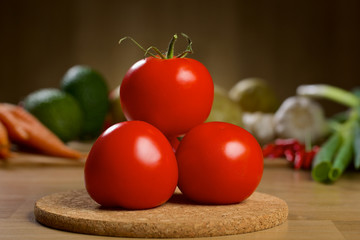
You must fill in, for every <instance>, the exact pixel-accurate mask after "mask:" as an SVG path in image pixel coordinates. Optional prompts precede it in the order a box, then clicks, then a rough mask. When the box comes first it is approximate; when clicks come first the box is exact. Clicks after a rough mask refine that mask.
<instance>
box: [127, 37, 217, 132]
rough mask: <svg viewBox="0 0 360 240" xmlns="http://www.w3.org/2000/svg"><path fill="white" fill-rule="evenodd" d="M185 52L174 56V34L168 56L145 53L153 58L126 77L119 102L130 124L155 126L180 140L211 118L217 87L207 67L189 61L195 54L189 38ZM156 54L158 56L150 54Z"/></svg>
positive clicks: (146, 60)
mask: <svg viewBox="0 0 360 240" xmlns="http://www.w3.org/2000/svg"><path fill="white" fill-rule="evenodd" d="M182 36H184V37H185V38H186V39H187V40H188V47H187V48H186V50H185V51H184V52H183V53H181V54H179V55H177V56H175V55H174V44H175V41H176V39H177V35H176V34H175V35H174V36H173V38H172V40H171V42H170V44H169V49H168V51H167V53H166V55H164V54H162V53H161V52H160V51H159V50H158V49H157V48H155V47H150V48H149V49H147V50H145V49H144V48H142V47H141V46H140V45H139V44H138V43H137V42H136V41H135V40H134V39H132V38H130V37H125V38H123V39H121V40H120V42H121V41H123V40H124V39H130V40H132V41H133V42H134V43H135V44H136V45H138V46H139V47H140V48H141V49H142V50H144V51H145V54H150V55H151V56H150V57H147V58H145V59H142V60H139V61H138V62H136V63H135V64H134V65H133V66H132V67H131V68H130V69H129V70H128V71H127V73H126V74H125V76H124V78H123V80H122V83H121V86H120V101H121V106H122V109H123V111H124V114H125V116H126V118H127V119H128V120H141V121H145V122H148V123H150V124H152V125H153V126H155V127H157V128H158V129H159V130H160V131H161V132H163V133H164V134H165V135H166V136H167V137H169V138H171V137H173V136H178V135H181V134H184V133H186V132H188V131H189V130H190V129H191V128H193V127H195V126H196V125H198V124H201V123H203V122H204V121H205V120H206V119H207V117H208V116H209V114H210V111H211V107H212V102H213V98H214V84H213V81H212V78H211V76H210V73H209V71H208V70H207V69H206V67H205V66H204V65H203V64H202V63H200V62H199V61H197V60H194V59H191V58H186V57H185V56H186V55H187V54H188V53H192V47H191V45H192V42H191V40H190V39H189V37H188V36H186V35H185V34H182ZM151 51H155V53H156V54H153V53H151Z"/></svg>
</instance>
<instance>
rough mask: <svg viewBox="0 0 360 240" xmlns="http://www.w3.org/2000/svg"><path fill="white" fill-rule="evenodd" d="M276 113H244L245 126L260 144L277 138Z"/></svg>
mask: <svg viewBox="0 0 360 240" xmlns="http://www.w3.org/2000/svg"><path fill="white" fill-rule="evenodd" d="M273 119H274V114H271V113H262V112H255V113H248V112H246V113H244V114H243V123H244V128H245V129H246V130H248V131H249V132H250V133H251V134H253V135H254V137H255V138H256V139H257V140H258V142H259V143H260V144H266V143H269V142H271V141H272V140H274V139H275V137H276V133H275V128H274V121H273Z"/></svg>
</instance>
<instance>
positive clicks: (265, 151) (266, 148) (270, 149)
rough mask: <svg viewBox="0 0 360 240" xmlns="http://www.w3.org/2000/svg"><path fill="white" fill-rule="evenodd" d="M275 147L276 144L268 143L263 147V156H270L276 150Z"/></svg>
mask: <svg viewBox="0 0 360 240" xmlns="http://www.w3.org/2000/svg"><path fill="white" fill-rule="evenodd" d="M274 149H275V144H274V143H269V144H267V145H265V146H264V147H263V149H262V152H263V156H264V157H269V156H270V154H271V153H272V152H273V151H274Z"/></svg>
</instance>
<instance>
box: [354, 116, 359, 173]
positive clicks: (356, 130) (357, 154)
mask: <svg viewBox="0 0 360 240" xmlns="http://www.w3.org/2000/svg"><path fill="white" fill-rule="evenodd" d="M354 138H355V140H354V154H355V159H354V166H355V169H360V124H359V122H358V123H357V124H356V125H355V133H354Z"/></svg>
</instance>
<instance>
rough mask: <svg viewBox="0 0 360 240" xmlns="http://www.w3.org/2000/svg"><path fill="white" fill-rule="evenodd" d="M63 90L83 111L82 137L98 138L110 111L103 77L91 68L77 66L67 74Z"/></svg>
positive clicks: (107, 91) (62, 85) (63, 82)
mask: <svg viewBox="0 0 360 240" xmlns="http://www.w3.org/2000/svg"><path fill="white" fill-rule="evenodd" d="M61 89H62V90H63V91H64V92H66V93H68V94H70V95H72V96H73V97H74V98H75V99H76V100H77V101H78V102H79V104H80V107H81V109H82V110H83V113H84V124H83V128H82V132H81V136H80V137H81V138H82V139H92V138H96V137H97V136H98V135H99V134H100V133H101V130H102V128H103V124H104V121H105V118H106V114H107V112H108V109H109V101H108V93H109V90H108V87H107V84H106V82H105V79H104V78H103V76H101V75H100V73H98V72H97V71H95V70H94V69H92V68H90V67H87V66H82V65H77V66H74V67H72V68H70V69H69V70H68V71H67V72H66V73H65V76H64V77H63V79H62V81H61Z"/></svg>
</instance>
